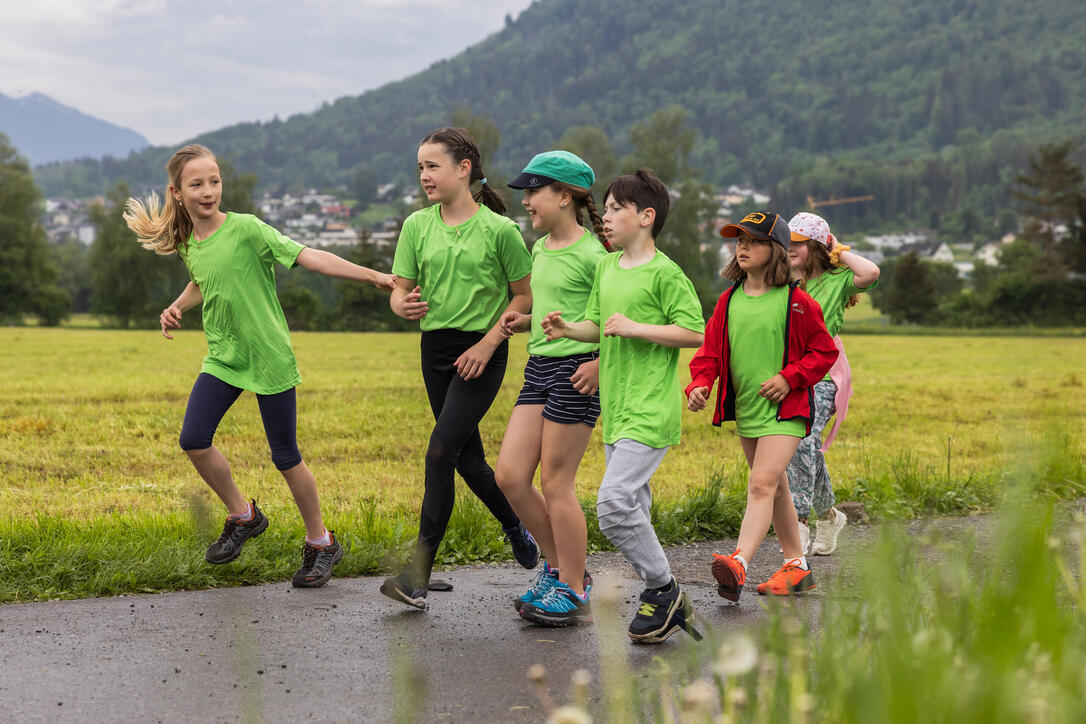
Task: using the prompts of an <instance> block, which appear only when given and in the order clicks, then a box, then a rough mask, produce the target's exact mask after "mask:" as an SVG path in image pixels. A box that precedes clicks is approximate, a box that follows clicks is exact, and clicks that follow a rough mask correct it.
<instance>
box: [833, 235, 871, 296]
mask: <svg viewBox="0 0 1086 724" xmlns="http://www.w3.org/2000/svg"><path fill="white" fill-rule="evenodd" d="M830 238H831V239H832V240H833V245H832V246H830V251H831V252H832V251H833V249H834V247H837V246H842V244H841V243H840V242H838V241H837V237H835V236H833V235H832V234H831V235H830ZM837 259H838V261H840V262H841V263H842V264H844V265H845V266H847V267H848V268H849V269H851V270H852V285H853V286H855V287H856V288H857V289H870V288H871V285H872V284H874V283H875V282H877V281H878V280H879V274H881V272H880V271H879V267H878V265H877V264H876V263H875V262H873V261H871V260H870V259H865V258H864V257H862V256H860V255H859V254H853V253H852V252H851V251H841V252H838V256H837Z"/></svg>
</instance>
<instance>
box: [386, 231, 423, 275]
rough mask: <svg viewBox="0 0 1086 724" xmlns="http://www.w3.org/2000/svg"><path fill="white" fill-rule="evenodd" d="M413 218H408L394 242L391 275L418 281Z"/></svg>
mask: <svg viewBox="0 0 1086 724" xmlns="http://www.w3.org/2000/svg"><path fill="white" fill-rule="evenodd" d="M415 236H416V232H415V217H414V215H411V216H408V217H407V220H406V221H404V222H403V227H402V228H401V229H400V238H399V239H397V241H396V255H395V256H394V257H393V259H392V273H393V274H395V275H396V276H398V277H403V278H404V279H411V280H414V281H418V279H419V265H418V261H417V260H416V258H415V243H416V239H415Z"/></svg>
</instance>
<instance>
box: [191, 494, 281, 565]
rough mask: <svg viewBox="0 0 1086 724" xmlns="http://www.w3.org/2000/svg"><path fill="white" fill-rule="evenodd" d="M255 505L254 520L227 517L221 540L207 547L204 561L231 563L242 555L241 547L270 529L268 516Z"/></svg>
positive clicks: (254, 502) (254, 503) (253, 502)
mask: <svg viewBox="0 0 1086 724" xmlns="http://www.w3.org/2000/svg"><path fill="white" fill-rule="evenodd" d="M252 504H253V519H252V520H238V519H237V518H231V517H230V516H226V524H225V525H223V527H222V535H220V536H219V539H218V540H217V541H215V542H214V543H212V544H211V545H209V546H208V547H207V551H206V552H205V553H204V560H206V561H207V562H208V563H216V564H218V563H229V562H230V561H232V560H234V559H235V558H237V557H238V556H240V555H241V547H242V546H243V545H245V541H247V540H249V539H250V538H256V537H257V536H258V535H260V534H261V533H263V532H264V531H265V530H267V528H268V516H266V515H264V513H263V512H262V511H261V510H260V508H258V507H256V501H255V500H254V501H252Z"/></svg>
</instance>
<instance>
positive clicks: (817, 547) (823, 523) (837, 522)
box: [811, 508, 848, 556]
mask: <svg viewBox="0 0 1086 724" xmlns="http://www.w3.org/2000/svg"><path fill="white" fill-rule="evenodd" d="M830 510H831V511H833V517H832V518H831V519H830V520H823V519H822V518H819V519H818V527H817V528H815V539H814V543H812V544H811V555H815V556H828V555H830V554H831V553H833V552H834V551H835V550H837V536H838V535H840V534H841V531H842V530H844V528H845V526H846V525H848V516H847V515H845V514H844V513H842V512H841V511H839V510H838V509H837V508H830Z"/></svg>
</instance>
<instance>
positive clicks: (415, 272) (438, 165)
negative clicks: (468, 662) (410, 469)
mask: <svg viewBox="0 0 1086 724" xmlns="http://www.w3.org/2000/svg"><path fill="white" fill-rule="evenodd" d="M418 169H419V181H420V182H421V183H422V189H423V191H424V192H425V193H426V197H427V198H428V199H429V200H430V201H433V202H435V203H434V205H433V206H430V207H428V208H425V209H422V210H421V211H416V212H415V213H413V214H411V216H409V217H408V218H407V220H406V221H404V224H403V229H402V230H401V232H400V239H399V242H398V243H397V245H396V256H395V259H394V261H393V264H392V268H393V273H394V274H396V275H397V280H396V284H397V286H396V289H395V290H393V292H392V297H391V299H390V304H391V306H392V311H393V312H394V313H396V314H397V315H398V316H400V317H403V318H404V319H411V320H420V322H421V324H420V326H421V327H422V342H421V353H422V379H423V382H424V384H425V385H426V394H427V396H428V397H429V399H430V409H431V410H432V411H433V413H434V419H435V420H436V424H435V425H434V430H433V432H432V433H431V435H430V443H429V447H428V448H427V450H426V489H425V493H424V494H423V497H422V513H421V516H420V520H419V535H418V541H417V543H416V546H415V553H414V556H413V559H412V563H411V565H410V566H409V567H408V568H407V569H406V570H404V571H403V572H402V573H400V574H399V575H397V576H393V577H390V578H387V579H385V581H384V583H383V584H381V593H383V594H385V595H386V596H388V597H390V598H392V599H394V600H397V601H400V602H402V603H406V604H408V605H409V606H414V607H416V608H419V609H425V608H426V592H427V590H428V588H429V584H430V572H431V571H432V570H433V566H434V557H435V556H436V555H437V549H438V546H439V545H440V544H441V539H442V538H443V537H444V536H445V527H446V526H447V525H448V523H449V517H450V516H451V515H452V509H453V500H454V495H455V487H454V481H453V473H454V471H456V472H459V473H460V475H461V477H463V478H464V481H465V482H466V483H467V484H468V487H469V488H471V490H472V492H473V493H475V494H476V495H477V496H478V497H479V499H480V500H482V501H483V503H484V504H485V505H486V507H487V508H488V509H489V510H490V512H491V513H492V514H493V515H494V517H495V518H497V519H498V521H499V522H500V523H501V525H502V529H503V530H504V531H505V535H506V538H507V539H508V540H509V542H510V543H511V544H512V546H513V554H514V556H515V557H516V559H517V561H518V562H519V563H520V564H521V565H522V566H524V567H525V568H529V569H531V568H535V566H536V564H537V563H538V561H539V549H538V547H537V546H536V544H535V541H534V540H533V539H532V537H531V535H529V534H528V532H527V530H525V528H524V526H523V525H521V522H520V520H519V519H518V518H517V515H516V513H514V512H513V509H512V508H511V507H509V503H508V502H507V501H506V499H505V496H504V495H502V492H501V490H500V489H499V488H498V485H497V483H496V482H495V481H494V471H493V469H492V468H491V467H490V465H489V464H487V461H486V457H485V453H484V452H483V441H482V439H481V438H480V437H479V421H480V420H482V419H483V415H485V414H486V412H487V410H488V409H490V405H491V403H492V402H493V401H494V397H495V396H496V395H497V394H498V389H499V388H500V387H501V383H502V378H503V377H504V376H505V363H506V357H507V355H508V348H509V345H508V343H507V342H506V335H505V334H504V333H503V332H502V329H501V326H500V325H499V324H498V322H499V320H500V318H501V316H502V314H503V313H505V312H509V311H514V312H520V313H526V312H527V311H528V310H529V309H530V308H531V306H532V292H531V288H530V286H529V283H530V282H529V278H528V275H529V273H530V272H531V270H532V258H531V256H530V255H529V254H528V249H527V247H525V245H524V239H523V238H522V237H521V235H520V229H519V228H518V227H517V225H516V223H515V222H513V221H512V220H511V219H508V218H506V217H504V216H501V215H500V214H503V213H505V205H504V204H503V203H502V200H501V197H500V196H498V194H497V192H496V191H494V189H492V188H491V187H490V186H489V185H488V184H487V182H486V178H485V176H484V174H483V168H482V163H481V161H480V159H479V148H478V147H477V146H476V145H475V141H474V139H472V137H471V136H470V135H469V134H468V132H467V131H465V130H464V129H462V128H441V129H438V130H436V131H434V132H433V133H431V134H429V135H428V136H426V138H424V139H422V143H421V144H420V145H419V152H418ZM476 181H478V182H479V184H480V189H479V191H478V193H476V194H475V195H472V192H471V184H472V183H474V182H476ZM480 202H481V203H480ZM510 289H512V292H513V298H512V300H509V296H508V294H509V290H510ZM424 297H425V298H424Z"/></svg>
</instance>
